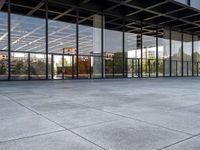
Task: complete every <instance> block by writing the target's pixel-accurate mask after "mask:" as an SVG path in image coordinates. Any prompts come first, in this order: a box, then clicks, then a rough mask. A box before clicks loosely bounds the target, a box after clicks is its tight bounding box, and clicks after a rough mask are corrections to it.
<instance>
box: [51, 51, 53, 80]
mask: <svg viewBox="0 0 200 150" xmlns="http://www.w3.org/2000/svg"><path fill="white" fill-rule="evenodd" d="M53 56H54V55H53V54H51V79H52V80H53V76H54V66H53V65H54V59H53Z"/></svg>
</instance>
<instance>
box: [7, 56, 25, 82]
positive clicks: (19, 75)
mask: <svg viewBox="0 0 200 150" xmlns="http://www.w3.org/2000/svg"><path fill="white" fill-rule="evenodd" d="M10 67H11V79H12V80H25V79H26V80H27V79H28V53H18V52H12V53H11V66H10Z"/></svg>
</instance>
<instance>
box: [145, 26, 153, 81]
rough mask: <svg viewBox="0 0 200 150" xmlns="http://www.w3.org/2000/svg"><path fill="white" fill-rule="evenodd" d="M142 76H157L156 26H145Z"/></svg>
mask: <svg viewBox="0 0 200 150" xmlns="http://www.w3.org/2000/svg"><path fill="white" fill-rule="evenodd" d="M142 37H143V39H142V41H143V44H142V46H143V48H142V76H143V77H155V76H156V28H151V27H150V28H149V27H146V28H143V36H142Z"/></svg>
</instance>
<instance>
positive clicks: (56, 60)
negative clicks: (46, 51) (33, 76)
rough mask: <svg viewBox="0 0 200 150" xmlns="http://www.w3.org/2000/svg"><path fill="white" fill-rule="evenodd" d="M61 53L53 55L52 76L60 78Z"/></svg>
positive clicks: (61, 70)
mask: <svg viewBox="0 0 200 150" xmlns="http://www.w3.org/2000/svg"><path fill="white" fill-rule="evenodd" d="M62 58H63V57H62V55H53V78H54V79H62V74H63V73H62V72H63V69H62Z"/></svg>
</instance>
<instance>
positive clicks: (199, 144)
mask: <svg viewBox="0 0 200 150" xmlns="http://www.w3.org/2000/svg"><path fill="white" fill-rule="evenodd" d="M199 149H200V137H199V136H198V137H193V138H191V139H188V140H186V141H183V142H180V143H177V144H175V145H172V146H170V147H168V148H165V149H164V150H199Z"/></svg>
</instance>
